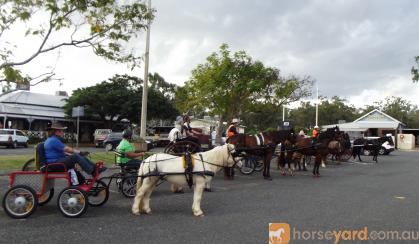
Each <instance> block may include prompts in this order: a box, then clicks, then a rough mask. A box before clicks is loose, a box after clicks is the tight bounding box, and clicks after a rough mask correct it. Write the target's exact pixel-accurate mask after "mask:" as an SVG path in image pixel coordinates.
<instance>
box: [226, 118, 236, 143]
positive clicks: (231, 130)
mask: <svg viewBox="0 0 419 244" xmlns="http://www.w3.org/2000/svg"><path fill="white" fill-rule="evenodd" d="M238 123H239V120H238V119H236V118H234V119H233V120H231V123H230V126H229V127H228V128H227V137H228V138H231V137H232V136H234V135H237V134H239V132H238V131H237V124H238Z"/></svg>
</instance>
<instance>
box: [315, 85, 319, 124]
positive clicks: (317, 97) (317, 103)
mask: <svg viewBox="0 0 419 244" xmlns="http://www.w3.org/2000/svg"><path fill="white" fill-rule="evenodd" d="M316 90H317V92H316V126H319V124H318V122H319V87H318V86H316Z"/></svg>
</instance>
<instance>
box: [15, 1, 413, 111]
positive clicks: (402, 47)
mask: <svg viewBox="0 0 419 244" xmlns="http://www.w3.org/2000/svg"><path fill="white" fill-rule="evenodd" d="M152 7H153V8H154V9H155V10H156V16H155V20H154V22H153V23H152V26H151V42H150V68H149V71H150V72H157V73H159V74H160V75H161V76H163V77H164V78H165V80H166V81H168V82H171V83H176V84H178V85H182V84H183V83H184V82H185V81H187V80H188V79H189V77H190V75H191V70H192V69H194V68H195V67H196V65H198V64H200V63H204V62H205V59H206V57H207V56H209V55H210V54H211V53H213V52H216V51H217V50H218V49H219V46H220V45H221V44H222V43H227V44H228V45H229V46H230V49H231V50H232V51H239V50H244V51H246V52H247V53H248V54H249V55H250V56H251V57H253V58H254V59H255V60H260V61H262V62H263V63H264V64H265V65H267V66H271V67H276V68H278V69H280V70H281V74H282V75H284V76H287V75H290V74H294V75H299V76H305V75H309V76H311V77H312V78H313V79H315V80H316V84H315V85H317V86H318V87H319V93H320V95H322V96H327V97H332V96H334V95H337V96H340V97H343V98H346V99H347V100H348V101H349V102H350V103H351V104H354V105H355V106H357V107H362V106H364V105H365V104H371V103H372V102H374V101H378V100H381V99H384V98H385V97H387V96H400V97H403V98H405V99H408V100H410V101H411V102H412V103H413V104H417V105H419V99H418V94H419V84H413V83H412V81H411V74H410V69H411V67H412V66H413V65H414V57H415V56H417V55H419V14H418V13H419V1H417V0H397V1H395V0H350V1H349V0H295V1H285V0H258V1H256V0H253V1H252V0H229V1H223V0H201V1H196V0H178V1H163V0H152ZM9 37H10V38H11V40H12V41H13V42H14V43H16V45H21V48H19V49H18V51H17V53H16V57H19V55H21V57H24V56H25V55H27V54H28V53H30V50H31V49H32V50H33V47H34V44H33V42H31V43H28V40H27V39H24V38H22V35H20V36H19V35H18V34H17V33H15V34H13V35H10V36H9ZM144 42H145V34H144V33H143V34H142V35H140V37H139V38H138V39H137V40H135V42H133V43H130V45H131V46H133V47H135V50H136V52H137V53H143V52H144V49H145V48H144V46H145V45H144ZM48 65H49V66H55V72H56V74H57V75H56V77H57V78H61V79H62V80H61V83H62V84H61V85H60V84H59V83H60V82H57V81H53V82H49V83H47V84H41V85H37V86H35V87H32V88H31V90H32V91H35V92H40V93H46V94H54V92H55V91H57V90H65V91H68V92H69V93H71V91H72V90H74V89H76V88H78V87H86V86H91V85H94V84H95V83H98V82H101V81H104V80H107V79H108V78H110V77H112V76H113V75H115V74H125V73H126V74H129V75H135V76H139V77H143V75H144V71H143V69H142V68H143V65H142V67H141V68H138V69H134V70H130V69H128V68H127V67H126V65H123V64H115V63H112V62H107V61H105V60H103V59H101V58H99V57H96V56H94V54H93V53H92V52H91V50H90V49H71V48H62V49H60V50H59V52H55V53H49V54H47V55H43V56H40V57H38V58H36V59H35V60H34V61H33V62H31V63H30V64H28V65H27V66H25V67H24V70H25V71H27V72H31V73H36V72H38V73H39V72H42V69H43V68H44V67H46V66H48ZM314 90H315V89H313V91H314Z"/></svg>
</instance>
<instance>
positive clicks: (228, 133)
mask: <svg viewBox="0 0 419 244" xmlns="http://www.w3.org/2000/svg"><path fill="white" fill-rule="evenodd" d="M231 127H234V125H230V126H229V127H228V129H227V137H228V138H230V137H232V136H234V135H235V133H234V132H233V131H231V130H230V129H231Z"/></svg>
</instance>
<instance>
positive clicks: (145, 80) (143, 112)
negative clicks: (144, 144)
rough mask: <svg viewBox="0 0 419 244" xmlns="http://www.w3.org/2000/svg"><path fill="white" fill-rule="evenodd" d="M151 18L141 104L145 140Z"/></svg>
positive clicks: (141, 129)
mask: <svg viewBox="0 0 419 244" xmlns="http://www.w3.org/2000/svg"><path fill="white" fill-rule="evenodd" d="M148 11H150V12H151V0H148ZM150 26H151V21H150V18H149V19H148V21H147V34H146V42H145V54H144V85H143V99H142V104H141V127H140V137H142V138H145V136H146V123H147V100H148V99H147V97H148V62H149V55H150Z"/></svg>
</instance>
